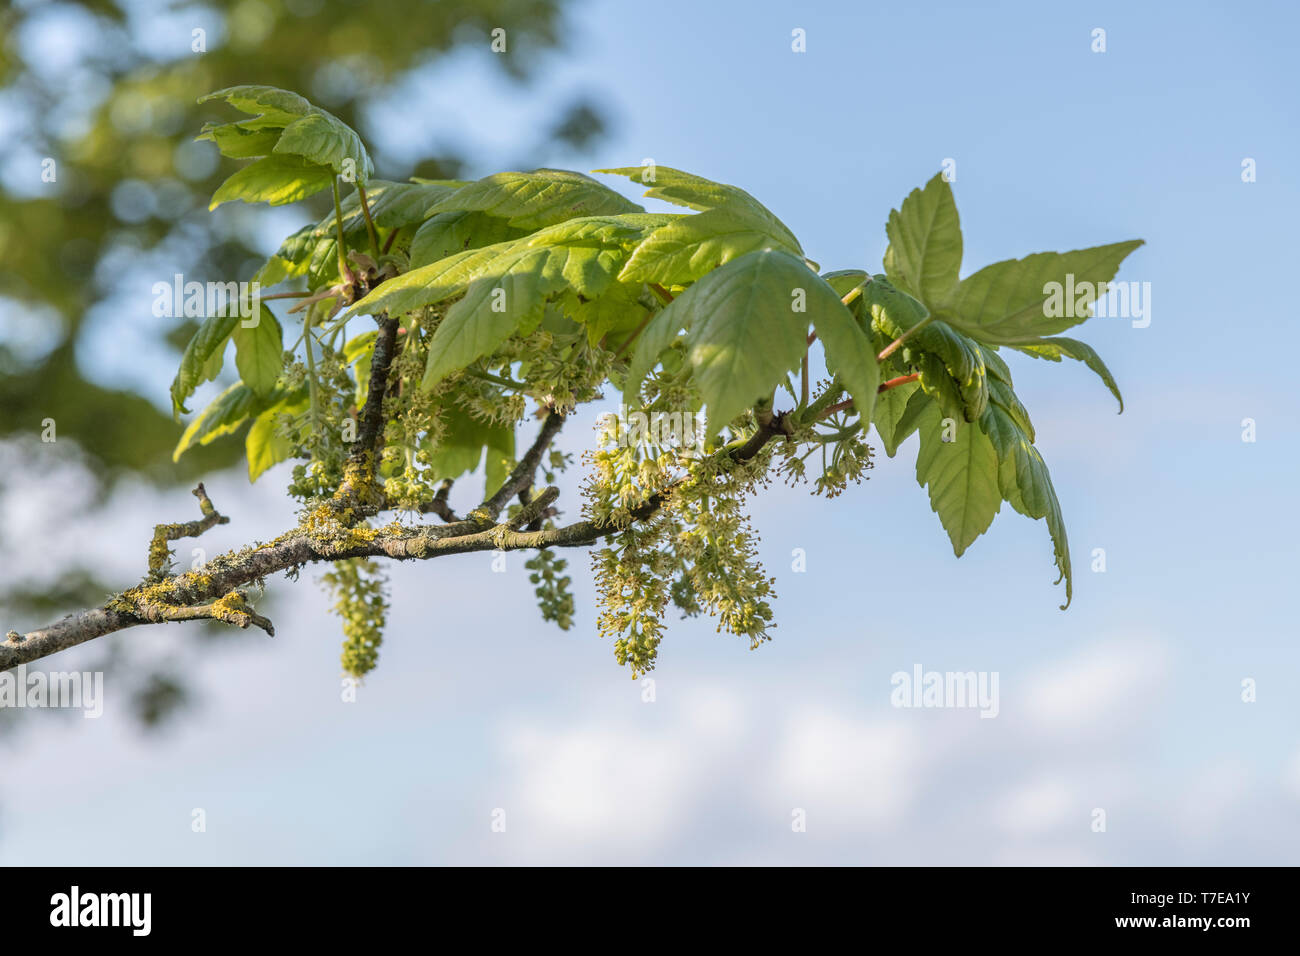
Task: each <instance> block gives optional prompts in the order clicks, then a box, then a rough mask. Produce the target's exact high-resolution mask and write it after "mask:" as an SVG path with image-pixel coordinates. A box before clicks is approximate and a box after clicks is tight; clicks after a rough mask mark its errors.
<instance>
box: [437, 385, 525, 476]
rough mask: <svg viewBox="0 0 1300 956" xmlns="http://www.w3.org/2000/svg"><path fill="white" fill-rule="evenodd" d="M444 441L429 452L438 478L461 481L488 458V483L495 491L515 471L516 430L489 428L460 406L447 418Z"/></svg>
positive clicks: (499, 427) (506, 427)
mask: <svg viewBox="0 0 1300 956" xmlns="http://www.w3.org/2000/svg"><path fill="white" fill-rule="evenodd" d="M443 421H444V424H445V430H444V432H443V434H442V438H441V439H440V440H439V442H438V443H437V445H436V446H433V448H432V449H431V451H430V462H429V468H430V471H431V473H432V474H433V475H434V476H435V477H436V478H438V479H442V478H459V477H460V476H461V475H463V474H465V473H466V472H468V471H473V470H474V469H475V468H477V467H478V466H479V463H480V462H481V461H483V459H484V455H485V454H486V458H487V468H486V473H487V478H486V483H487V487H488V489H489V491H490V492H495V491H496V489H497V488H499V487H500V486H501V484H502V483H503V482H504V481H505V479H506V477H507V476H508V475H509V474H510V471H511V469H513V468H514V454H515V430H514V429H513V428H510V427H508V426H504V425H489V424H487V423H486V422H482V421H480V420H479V419H477V418H474V417H473V416H472V415H470V414H469V412H467V411H465V410H464V409H462V408H460V407H458V406H457V407H452V408H450V409H448V410H447V411H446V414H445V416H444V419H443Z"/></svg>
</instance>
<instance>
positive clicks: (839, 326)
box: [808, 273, 880, 427]
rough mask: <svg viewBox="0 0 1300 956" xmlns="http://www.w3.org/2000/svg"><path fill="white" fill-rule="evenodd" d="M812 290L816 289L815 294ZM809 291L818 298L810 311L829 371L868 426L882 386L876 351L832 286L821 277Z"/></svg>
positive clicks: (810, 296) (811, 295) (813, 296)
mask: <svg viewBox="0 0 1300 956" xmlns="http://www.w3.org/2000/svg"><path fill="white" fill-rule="evenodd" d="M810 274H811V273H810ZM811 289H816V290H817V291H816V293H815V295H814V294H813V293H812V292H811ZM809 292H810V294H809V296H808V297H809V299H814V298H815V299H816V306H815V307H813V303H812V302H809V306H810V307H809V312H810V313H811V314H812V322H813V329H814V330H815V331H816V333H817V338H818V340H819V341H820V342H821V343H822V348H823V350H824V352H825V356H826V368H827V369H828V370H829V371H830V372H831V373H832V374H833V375H835V376H836V377H837V378H838V379H839V381H840V382H841V383H842V384H843V385H844V387H845V388H846V389H847V390H848V393H849V395H850V396H851V397H852V399H853V408H854V410H855V411H856V412H857V413H858V415H859V416H860V417H861V419H862V423H863V426H864V427H865V426H866V425H867V424H868V423H869V422H870V421H871V418H872V415H873V414H874V410H875V405H876V401H877V395H876V390H877V389H878V388H879V387H880V364H879V363H878V362H877V361H876V349H875V347H874V346H873V345H872V342H871V339H870V337H869V336H868V335H867V333H865V332H864V331H862V327H861V326H860V325H858V322H857V319H855V318H854V317H853V313H852V312H850V311H849V310H848V308H847V307H846V306H845V305H844V303H843V302H841V301H840V297H839V295H838V294H837V293H836V291H835V289H834V288H833V287H832V286H831V285H830V284H828V283H827V282H826V281H825V280H824V279H822V278H820V277H818V278H817V281H816V282H815V283H811V284H810V290H809Z"/></svg>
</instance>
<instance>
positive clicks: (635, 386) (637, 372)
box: [623, 290, 689, 409]
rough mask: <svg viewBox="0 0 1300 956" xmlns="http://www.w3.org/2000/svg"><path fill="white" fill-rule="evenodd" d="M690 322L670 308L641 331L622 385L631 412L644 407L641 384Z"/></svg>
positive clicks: (686, 317)
mask: <svg viewBox="0 0 1300 956" xmlns="http://www.w3.org/2000/svg"><path fill="white" fill-rule="evenodd" d="M687 291H688V292H689V290H687ZM681 298H685V295H683V296H682V297H681ZM677 301H680V300H674V304H676V302H677ZM688 321H689V318H688V316H687V314H686V313H685V312H684V311H682V310H681V309H672V308H671V307H670V308H665V309H661V310H660V311H659V312H658V313H656V314H655V317H654V318H652V319H651V320H650V321H649V322H648V323H646V327H645V328H644V329H642V330H641V334H640V335H639V336H637V340H636V345H635V347H634V348H633V349H632V358H631V360H630V361H629V362H628V369H627V376H626V378H625V379H624V381H623V402H624V404H625V405H627V407H628V408H632V409H636V408H640V407H641V384H642V383H643V382H644V381H645V378H646V376H647V375H649V374H650V370H651V369H652V368H654V367H655V366H656V365H657V364H659V361H660V358H661V357H662V356H663V353H664V350H665V349H667V348H668V347H669V346H670V345H672V344H673V343H674V342H675V341H677V335H678V333H680V332H681V330H682V328H683V326H684V325H685V324H686V323H687V322H688Z"/></svg>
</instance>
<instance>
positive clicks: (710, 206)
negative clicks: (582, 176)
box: [595, 166, 803, 285]
mask: <svg viewBox="0 0 1300 956" xmlns="http://www.w3.org/2000/svg"><path fill="white" fill-rule="evenodd" d="M595 172H598V173H607V174H610V175H614V176H625V177H627V178H628V179H631V180H633V181H634V182H640V183H642V184H644V185H650V186H651V188H650V189H648V190H647V191H646V195H647V196H649V197H652V198H655V199H663V200H666V201H668V202H671V203H675V204H677V205H679V206H687V207H689V208H691V209H697V210H701V212H700V214H699V215H697V216H682V217H680V218H678V219H677V220H676V221H675V222H673V223H671V224H668V225H665V226H664V227H662V228H661V229H660V230H659V231H658V232H656V233H653V234H651V235H650V236H649V237H648V238H647V239H646V241H645V243H644V244H643V245H642V246H641V247H640V248H638V249H637V251H636V252H635V253H634V254H633V256H632V259H631V260H629V261H628V264H627V267H626V268H625V270H624V273H623V275H621V276H620V277H619V278H620V279H622V280H623V281H625V282H627V281H641V282H660V283H664V284H667V285H684V284H686V283H687V282H691V281H693V280H695V279H698V278H699V277H700V276H702V275H704V274H705V273H706V272H708V271H709V270H711V269H713V268H715V267H716V266H718V265H721V264H723V263H726V262H728V261H730V260H732V259H735V258H737V257H739V256H742V255H744V254H745V253H747V252H752V251H754V250H756V249H761V248H765V247H777V248H782V249H787V250H789V251H791V252H793V253H796V254H797V255H800V256H802V255H803V249H802V247H801V246H800V245H799V240H797V239H796V238H795V237H794V234H793V233H792V232H791V231H790V230H789V228H788V227H787V226H786V225H785V223H783V222H781V220H780V219H778V218H777V217H776V216H775V215H774V214H773V213H772V211H771V210H770V209H768V208H767V207H766V206H764V205H763V204H762V203H760V202H759V201H758V200H757V199H755V198H754V197H753V196H751V195H750V194H749V193H747V192H745V190H743V189H740V188H739V187H737V186H728V185H725V184H723V183H716V182H713V181H712V180H709V179H704V178H703V177H701V176H695V175H693V174H691V173H684V172H682V171H681V170H679V169H672V168H670V167H668V166H656V167H640V166H633V167H624V168H621V169H597V170H595ZM647 177H652V178H647Z"/></svg>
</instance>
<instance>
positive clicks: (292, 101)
mask: <svg viewBox="0 0 1300 956" xmlns="http://www.w3.org/2000/svg"><path fill="white" fill-rule="evenodd" d="M212 100H225V101H226V102H227V103H229V104H230V105H231V106H233V107H234V108H235V109H237V110H239V111H240V112H241V113H251V114H254V115H256V116H257V117H258V118H259V119H260V120H261V121H262V122H263V123H265V124H268V125H274V126H288V125H289V124H290V123H292V122H293V121H294V120H295V119H296V118H297V117H299V116H305V115H306V114H307V113H309V112H311V110H312V109H313V107H312V105H311V103H310V102H308V101H307V100H306V99H305V98H304V97H302V96H299V95H298V94H297V93H291V92H289V91H288V90H281V89H277V88H276V87H274V86H253V85H244V86H230V87H227V88H226V89H224V90H217V91H216V92H215V93H208V94H207V95H206V96H200V97H199V99H198V102H200V103H207V102H210V101H212Z"/></svg>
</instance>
